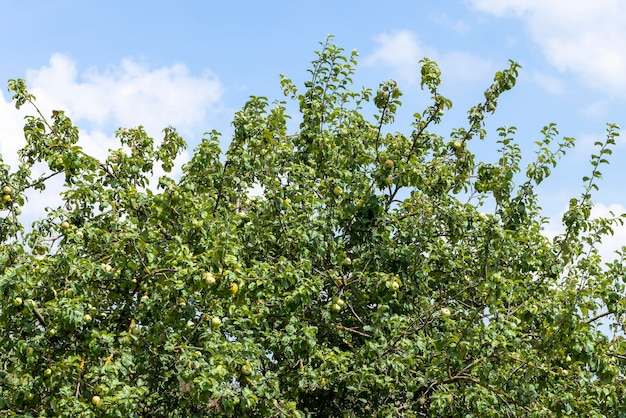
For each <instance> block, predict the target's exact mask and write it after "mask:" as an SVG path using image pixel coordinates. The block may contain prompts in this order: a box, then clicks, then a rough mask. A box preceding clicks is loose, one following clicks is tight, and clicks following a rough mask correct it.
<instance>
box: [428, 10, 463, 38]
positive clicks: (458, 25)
mask: <svg viewBox="0 0 626 418" xmlns="http://www.w3.org/2000/svg"><path fill="white" fill-rule="evenodd" d="M430 19H431V20H432V21H433V22H435V23H437V24H439V25H442V26H444V27H446V28H450V29H452V30H453V31H455V32H456V33H458V34H460V35H464V34H466V33H468V32H469V31H470V25H469V24H468V23H467V22H465V21H463V20H455V19H452V18H450V16H448V15H447V14H445V13H433V14H431V15H430Z"/></svg>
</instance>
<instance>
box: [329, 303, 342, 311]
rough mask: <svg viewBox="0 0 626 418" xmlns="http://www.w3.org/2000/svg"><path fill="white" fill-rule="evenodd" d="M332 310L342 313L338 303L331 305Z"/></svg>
mask: <svg viewBox="0 0 626 418" xmlns="http://www.w3.org/2000/svg"><path fill="white" fill-rule="evenodd" d="M330 310H331V311H333V312H339V311H341V306H339V304H338V303H332V304H331V305H330Z"/></svg>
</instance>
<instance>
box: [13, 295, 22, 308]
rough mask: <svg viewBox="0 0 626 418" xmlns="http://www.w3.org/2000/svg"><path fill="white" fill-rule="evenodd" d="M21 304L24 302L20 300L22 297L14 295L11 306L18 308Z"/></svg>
mask: <svg viewBox="0 0 626 418" xmlns="http://www.w3.org/2000/svg"><path fill="white" fill-rule="evenodd" d="M23 304H24V301H23V300H22V298H21V297H19V296H18V297H16V298H15V299H13V306H15V307H18V308H19V307H20V306H22V305H23Z"/></svg>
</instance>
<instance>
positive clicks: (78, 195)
mask: <svg viewBox="0 0 626 418" xmlns="http://www.w3.org/2000/svg"><path fill="white" fill-rule="evenodd" d="M356 57H357V54H356V52H352V53H350V54H346V53H345V52H344V51H343V49H341V48H339V47H337V46H336V45H334V44H333V43H332V42H331V39H327V41H326V42H325V43H322V45H321V50H320V51H318V52H317V54H316V57H315V59H314V61H313V63H312V66H311V69H310V70H309V75H310V78H309V80H307V81H306V83H305V85H304V88H303V89H302V91H300V90H299V89H298V88H297V87H296V85H295V84H294V83H293V82H292V81H291V80H290V79H288V78H286V77H284V76H281V82H280V83H281V87H282V89H283V92H284V94H285V97H286V100H290V101H292V102H294V103H295V104H297V105H299V109H300V114H299V115H297V116H296V117H295V119H296V120H298V121H301V124H300V129H299V130H298V131H297V132H294V133H290V132H288V130H287V126H288V123H287V122H288V119H289V115H288V114H287V109H288V108H291V107H290V106H289V103H288V102H282V101H276V102H270V101H269V100H268V99H267V98H265V97H251V98H250V100H249V101H248V102H247V103H246V104H245V105H244V106H243V108H242V109H241V110H240V111H239V112H237V113H236V114H235V117H234V121H233V126H234V136H233V138H232V140H231V141H230V145H229V147H228V149H227V150H226V151H225V152H224V151H223V150H222V149H221V148H220V136H219V134H218V133H217V132H214V131H213V132H209V133H207V134H206V136H205V138H203V139H202V140H201V141H200V143H199V144H198V145H197V147H196V148H195V150H194V152H193V155H192V157H191V160H190V161H189V162H188V163H187V164H186V165H185V166H184V167H182V175H181V177H180V178H173V177H171V176H161V177H160V178H153V176H154V169H155V168H158V167H161V168H162V169H163V170H164V171H165V172H169V171H170V170H172V169H173V168H174V162H175V159H176V157H177V156H178V155H179V153H180V152H181V151H182V150H183V149H184V147H185V142H184V141H183V139H182V138H181V137H180V136H179V135H178V134H177V133H176V131H175V130H174V129H173V128H166V129H165V130H164V135H163V139H162V140H161V141H155V140H154V139H153V138H151V137H149V136H148V135H147V133H146V132H145V131H144V130H143V128H141V127H137V128H130V129H128V128H121V129H119V130H118V131H117V132H116V136H117V138H118V140H119V141H120V147H119V148H118V149H113V150H110V151H109V154H108V156H107V157H106V158H104V159H103V160H102V161H98V160H96V159H95V158H93V157H91V156H88V155H86V154H85V153H84V151H83V150H82V149H81V148H80V141H79V140H78V130H77V129H76V127H75V126H73V124H72V123H71V121H70V120H69V118H67V115H65V114H64V113H63V112H61V111H55V112H54V113H53V115H52V117H51V118H50V119H47V118H46V117H44V115H42V114H40V113H39V111H38V110H37V108H35V112H36V113H37V115H36V116H32V117H29V118H27V119H26V123H25V130H24V133H25V136H26V139H27V145H26V146H25V147H24V149H22V150H21V151H20V165H19V166H18V167H17V168H16V169H15V170H14V171H12V170H11V169H10V168H9V167H8V166H6V165H4V164H2V165H0V187H2V196H3V200H2V202H0V205H1V206H0V209H1V210H2V212H3V215H5V216H4V218H2V222H1V223H0V232H1V235H0V238H1V240H2V246H1V248H0V274H1V277H0V292H2V296H3V298H2V299H1V302H0V353H2V358H1V359H0V360H1V361H0V364H1V365H2V366H1V369H0V374H1V376H0V377H1V379H0V412H1V414H2V415H10V414H16V415H22V416H179V417H187V416H298V417H300V416H308V415H311V416H538V417H539V416H559V415H567V414H569V415H576V416H619V413H623V412H624V403H623V397H624V392H623V379H624V362H625V360H626V352H625V349H626V347H625V343H624V339H623V337H622V336H621V334H619V333H620V332H622V331H623V325H622V324H623V319H624V315H625V312H626V305H625V304H624V302H623V301H624V300H626V298H625V297H624V292H625V288H626V286H625V283H626V280H625V279H624V277H625V276H624V267H623V266H624V260H623V257H624V254H623V253H619V254H618V258H617V259H616V260H615V261H613V262H612V263H609V264H606V265H603V264H602V260H601V258H600V257H599V255H598V252H597V249H596V246H597V245H598V244H599V243H600V242H601V241H602V239H603V238H604V237H605V236H606V235H608V234H611V233H612V232H613V230H614V228H615V227H616V226H619V225H621V224H622V223H623V220H624V215H619V214H617V215H612V216H610V217H604V218H597V219H592V218H591V209H592V206H593V201H592V193H593V192H594V191H596V190H597V189H598V187H599V186H598V184H599V183H598V181H599V179H600V178H601V174H600V171H599V168H600V167H601V166H602V164H608V162H609V157H610V155H611V150H612V149H613V147H614V146H615V138H616V137H617V134H618V127H617V126H615V125H609V128H608V131H607V139H606V140H605V141H604V142H601V143H599V144H597V149H598V150H597V151H596V152H595V153H594V154H593V155H592V157H591V168H590V173H591V174H590V175H588V176H585V178H584V179H583V181H584V185H583V187H584V190H583V192H582V194H581V196H580V197H577V198H573V199H571V200H570V205H569V208H568V210H567V211H566V213H565V214H564V216H563V223H564V226H565V229H566V232H565V233H563V234H561V235H558V236H557V237H555V238H554V240H553V241H552V242H551V241H550V240H548V239H547V238H546V237H545V236H544V235H543V234H542V228H543V225H544V223H545V220H544V218H543V217H542V216H541V208H540V207H539V205H538V198H537V192H536V190H535V187H536V186H537V185H538V184H540V183H542V182H544V181H546V179H548V177H549V175H550V174H551V172H552V171H553V170H554V169H555V167H556V164H557V161H558V160H559V159H560V158H562V157H563V156H564V155H565V152H566V151H567V149H569V148H571V147H572V146H573V143H574V141H573V139H571V138H563V139H558V138H557V137H558V131H557V129H556V126H554V125H548V126H546V127H545V128H544V129H543V130H542V131H541V133H540V135H541V137H540V139H539V140H537V141H536V145H537V152H536V154H535V158H534V160H533V161H532V162H531V163H529V164H528V165H527V166H526V169H525V170H523V169H522V168H521V167H520V163H521V161H522V154H521V149H520V146H519V145H518V144H517V142H516V141H515V139H514V137H515V131H516V130H515V128H514V127H506V126H505V127H501V128H499V129H497V130H496V132H497V140H496V141H497V143H496V145H497V147H498V154H497V156H496V157H495V160H494V161H488V160H483V159H480V158H479V157H478V156H476V155H474V153H473V152H472V147H473V144H472V139H473V138H474V137H476V136H477V137H479V138H481V139H482V138H485V137H486V131H485V125H484V119H485V117H487V116H488V115H489V114H491V113H493V112H494V111H495V110H496V107H497V103H498V99H499V97H500V95H501V94H502V93H504V92H505V91H507V90H509V89H511V88H512V87H513V86H514V85H515V81H516V78H517V76H518V69H519V65H518V64H516V63H514V62H510V63H509V66H508V68H507V69H505V70H503V71H500V72H498V73H496V75H495V78H494V82H493V84H492V85H491V86H490V87H489V88H488V89H487V90H486V91H485V95H484V101H483V102H481V103H479V104H478V105H476V106H475V107H473V108H472V109H470V111H469V113H468V123H467V126H464V127H459V128H456V129H454V130H452V132H451V133H450V135H449V137H444V136H442V135H441V133H439V132H438V131H437V128H438V126H437V124H438V123H439V122H440V121H441V120H442V118H444V117H445V112H446V110H448V109H450V108H451V106H452V102H451V101H450V100H449V99H447V98H445V97H443V96H442V95H441V94H440V92H439V87H440V85H441V84H442V83H444V81H445V78H443V77H442V74H441V71H440V70H439V68H438V66H437V65H436V63H435V62H433V61H430V60H428V59H424V60H422V61H421V67H420V72H421V77H422V82H421V86H422V88H423V89H424V90H427V92H428V93H429V94H430V98H431V101H432V102H431V104H430V105H429V106H426V108H425V109H424V110H422V111H419V112H415V121H414V123H413V124H412V126H411V129H412V131H411V132H410V133H407V134H405V133H402V132H401V131H400V132H394V133H391V132H389V129H388V128H389V127H390V126H391V125H392V122H393V121H394V117H395V115H396V113H397V111H398V109H399V107H400V106H401V102H400V100H399V99H400V97H401V92H400V90H399V88H398V86H397V84H396V83H395V82H393V81H387V82H383V83H381V84H380V86H379V88H378V90H376V92H375V93H374V91H373V90H370V89H367V88H363V89H362V90H361V91H359V92H355V91H352V90H351V88H352V86H351V85H352V78H353V75H354V73H355V71H356ZM9 88H10V90H11V91H12V92H13V94H14V100H15V101H16V105H18V107H19V106H22V105H25V104H30V105H33V106H34V97H33V96H32V95H30V94H29V93H28V92H27V90H26V86H25V84H24V82H23V81H21V80H11V81H10V82H9ZM428 93H427V94H428ZM363 109H368V111H369V110H372V111H373V113H374V115H373V116H372V117H371V118H369V116H367V115H366V113H367V112H365V111H364V110H363ZM400 129H402V127H400ZM39 163H44V164H45V167H47V168H46V170H47V172H46V173H44V174H43V175H42V176H41V177H37V178H33V177H32V176H33V175H32V172H31V168H32V167H33V166H34V165H35V164H39ZM56 175H62V176H63V177H64V180H65V183H64V188H63V190H62V192H61V194H62V198H63V204H62V205H61V206H60V207H58V208H50V209H48V210H47V211H46V212H45V213H44V212H42V213H41V219H39V220H37V221H36V222H35V223H34V224H33V226H32V228H30V230H29V232H28V233H26V234H24V231H25V230H26V228H24V227H23V226H22V221H23V219H22V218H20V208H21V207H22V206H23V205H26V204H28V202H26V200H25V199H24V195H25V193H26V192H27V191H28V190H30V189H42V188H44V187H45V185H46V181H47V179H49V178H51V177H54V176H56ZM4 196H8V197H4ZM487 208H489V209H487ZM488 212H489V213H488ZM601 321H606V322H608V323H609V324H610V325H611V330H612V331H614V332H616V336H615V337H614V338H612V339H610V338H609V337H608V336H607V335H605V334H603V331H602V330H601V329H600V328H599V326H598V324H599V323H600V322H601Z"/></svg>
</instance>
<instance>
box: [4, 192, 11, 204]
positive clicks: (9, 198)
mask: <svg viewBox="0 0 626 418" xmlns="http://www.w3.org/2000/svg"><path fill="white" fill-rule="evenodd" d="M2 200H4V201H5V202H7V203H8V202H12V201H13V198H12V197H11V195H10V194H5V195H4V196H2Z"/></svg>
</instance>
